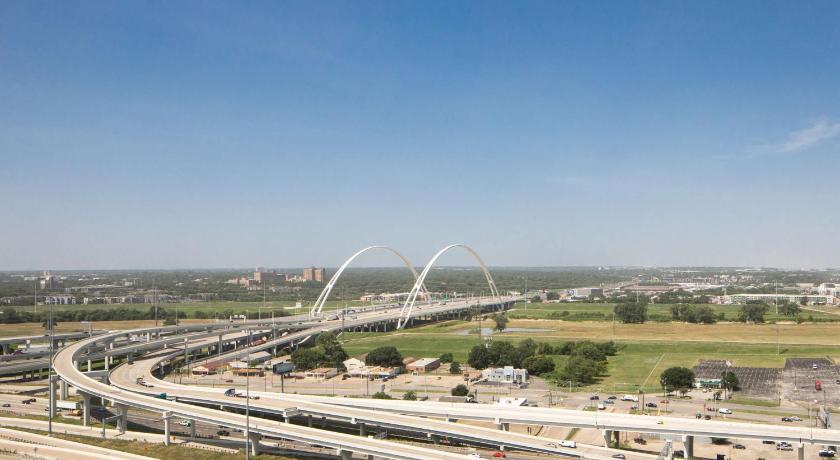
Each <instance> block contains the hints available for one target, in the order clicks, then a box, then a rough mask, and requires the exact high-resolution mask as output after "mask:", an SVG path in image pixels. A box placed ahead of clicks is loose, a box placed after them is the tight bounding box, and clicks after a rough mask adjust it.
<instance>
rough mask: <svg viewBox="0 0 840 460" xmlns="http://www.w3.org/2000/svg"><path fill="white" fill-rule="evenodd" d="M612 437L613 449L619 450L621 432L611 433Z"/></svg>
mask: <svg viewBox="0 0 840 460" xmlns="http://www.w3.org/2000/svg"><path fill="white" fill-rule="evenodd" d="M613 436H614V437H615V448H616V449H620V448H621V432H620V431H618V430H615V431H613Z"/></svg>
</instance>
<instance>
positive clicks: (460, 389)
mask: <svg viewBox="0 0 840 460" xmlns="http://www.w3.org/2000/svg"><path fill="white" fill-rule="evenodd" d="M451 393H452V396H466V395H468V394H470V389H469V388H467V386H466V385H464V384H463V383H459V384H458V385H456V386H455V388H453V389H452V391H451Z"/></svg>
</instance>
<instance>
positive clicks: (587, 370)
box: [557, 356, 606, 384]
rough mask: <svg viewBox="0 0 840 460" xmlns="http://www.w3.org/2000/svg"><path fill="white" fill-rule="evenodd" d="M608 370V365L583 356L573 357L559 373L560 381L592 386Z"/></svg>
mask: <svg viewBox="0 0 840 460" xmlns="http://www.w3.org/2000/svg"><path fill="white" fill-rule="evenodd" d="M605 370H606V363H605V362H603V361H595V360H593V359H589V358H586V357H583V356H572V357H571V358H569V360H568V361H566V365H565V366H563V369H562V370H561V371H560V372H559V373H558V375H557V377H558V380H561V381H564V380H571V381H572V382H577V383H583V384H590V383H595V380H596V379H597V378H598V376H599V375H601V374H602V373H603V372H604V371H605Z"/></svg>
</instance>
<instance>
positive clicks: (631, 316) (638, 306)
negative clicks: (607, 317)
mask: <svg viewBox="0 0 840 460" xmlns="http://www.w3.org/2000/svg"><path fill="white" fill-rule="evenodd" d="M613 313H615V317H616V318H617V319H618V320H619V321H621V322H622V323H625V324H641V323H644V322H645V321H647V305H646V304H644V303H641V302H628V303H619V304H616V305H615V307H613Z"/></svg>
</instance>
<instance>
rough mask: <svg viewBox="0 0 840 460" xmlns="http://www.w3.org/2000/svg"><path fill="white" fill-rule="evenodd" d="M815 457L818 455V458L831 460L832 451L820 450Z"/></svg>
mask: <svg viewBox="0 0 840 460" xmlns="http://www.w3.org/2000/svg"><path fill="white" fill-rule="evenodd" d="M817 455H819V456H820V457H826V458H833V457H834V451H833V450H829V449H822V450H820V451H819V453H818V454H817Z"/></svg>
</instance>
